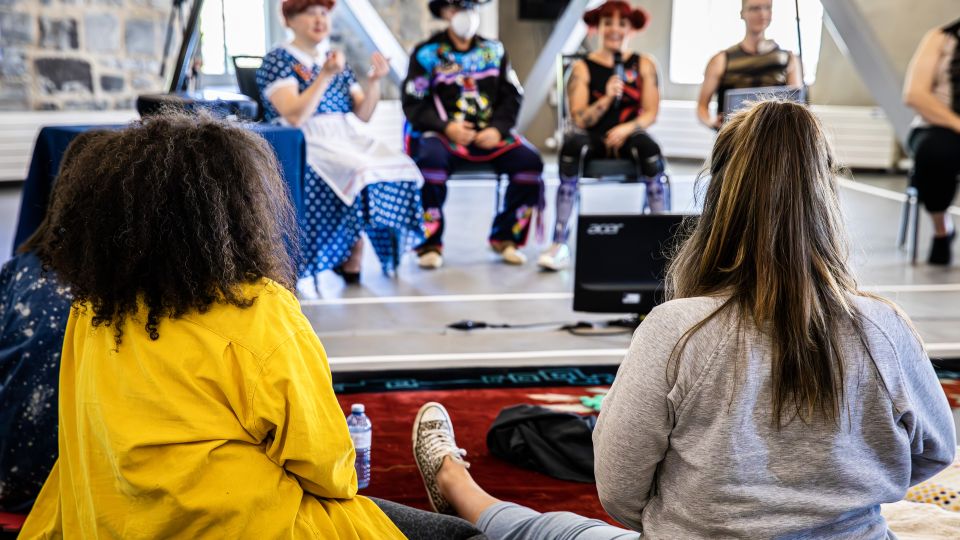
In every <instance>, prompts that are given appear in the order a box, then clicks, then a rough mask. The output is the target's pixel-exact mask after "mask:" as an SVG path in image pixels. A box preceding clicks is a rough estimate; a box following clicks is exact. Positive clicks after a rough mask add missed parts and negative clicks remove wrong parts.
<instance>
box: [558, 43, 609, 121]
mask: <svg viewBox="0 0 960 540" xmlns="http://www.w3.org/2000/svg"><path fill="white" fill-rule="evenodd" d="M567 100H568V102H569V107H570V116H571V118H572V119H573V124H574V125H575V126H577V127H578V128H580V129H589V128H591V127H593V126H594V125H596V123H597V122H599V121H600V117H602V116H603V115H604V113H606V112H607V110H608V109H609V108H610V105H611V104H612V103H613V98H612V97H610V96H606V95H605V96H603V97H602V98H600V99H598V100H597V101H595V102H594V103H593V105H588V103H589V101H590V71H589V70H588V69H587V64H586V63H585V62H584V61H583V60H579V61H577V63H575V64H574V65H573V72H572V73H571V74H570V80H569V81H568V82H567Z"/></svg>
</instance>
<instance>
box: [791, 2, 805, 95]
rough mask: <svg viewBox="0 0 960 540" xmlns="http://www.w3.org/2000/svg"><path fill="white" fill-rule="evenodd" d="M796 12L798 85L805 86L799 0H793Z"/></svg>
mask: <svg viewBox="0 0 960 540" xmlns="http://www.w3.org/2000/svg"><path fill="white" fill-rule="evenodd" d="M793 6H794V9H795V10H796V13H797V60H798V61H799V62H800V86H806V85H807V82H806V75H805V74H804V72H803V34H802V33H801V32H800V0H793Z"/></svg>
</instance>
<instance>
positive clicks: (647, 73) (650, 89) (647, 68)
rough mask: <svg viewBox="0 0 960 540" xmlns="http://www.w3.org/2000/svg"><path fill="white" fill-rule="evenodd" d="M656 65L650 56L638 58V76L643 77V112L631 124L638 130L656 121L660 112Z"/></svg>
mask: <svg viewBox="0 0 960 540" xmlns="http://www.w3.org/2000/svg"><path fill="white" fill-rule="evenodd" d="M658 71H659V70H658V69H657V63H656V61H655V60H654V59H653V57H651V56H647V55H643V56H642V57H641V58H640V75H641V76H642V77H643V103H642V110H643V112H641V113H640V115H639V116H637V117H636V118H635V119H634V120H633V122H634V124H635V125H636V127H637V128H639V129H647V128H649V127H650V126H652V125H653V123H654V122H656V121H657V114H659V112H660V76H659V73H658Z"/></svg>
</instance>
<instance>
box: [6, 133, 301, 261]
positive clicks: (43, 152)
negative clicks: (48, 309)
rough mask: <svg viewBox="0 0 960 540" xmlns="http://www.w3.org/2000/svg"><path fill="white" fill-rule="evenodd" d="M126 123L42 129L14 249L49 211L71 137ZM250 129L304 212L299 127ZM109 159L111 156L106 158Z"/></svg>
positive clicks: (24, 190) (299, 211)
mask: <svg viewBox="0 0 960 540" xmlns="http://www.w3.org/2000/svg"><path fill="white" fill-rule="evenodd" d="M122 127H123V126H120V125H109V126H50V127H45V128H43V129H41V130H40V134H39V135H38V136H37V144H36V146H34V148H33V158H32V159H31V161H30V172H29V173H28V174H27V179H26V181H25V182H24V184H23V195H22V198H21V199H20V218H19V220H18V222H17V234H16V236H15V237H14V241H13V247H14V251H16V248H17V247H18V246H19V245H20V244H22V243H23V242H24V241H25V240H26V239H27V238H29V237H30V235H31V234H33V231H35V230H37V227H38V226H39V225H40V222H41V221H43V217H44V216H45V215H46V213H47V203H48V202H49V200H50V190H51V188H52V186H53V182H54V180H56V178H57V173H58V172H59V171H60V160H62V159H63V153H64V152H65V151H66V149H67V146H68V145H69V144H70V141H72V140H73V139H74V137H76V136H77V135H79V134H81V133H83V132H84V131H87V130H90V129H119V128H122ZM246 127H248V128H249V129H250V130H251V131H253V132H255V133H258V134H259V135H260V136H262V137H263V138H264V139H266V141H267V142H268V143H270V146H272V147H273V151H274V153H276V155H277V161H278V162H279V163H280V169H281V171H282V172H283V179H284V180H285V181H286V183H287V185H288V186H289V188H290V199H291V200H292V202H293V205H294V208H295V209H296V211H297V216H298V217H299V216H301V215H302V212H301V210H302V208H303V179H304V173H305V172H306V169H305V167H306V142H305V141H304V138H303V132H301V131H300V130H299V129H295V128H290V127H282V126H274V125H270V124H247V125H246ZM107 159H109V158H107Z"/></svg>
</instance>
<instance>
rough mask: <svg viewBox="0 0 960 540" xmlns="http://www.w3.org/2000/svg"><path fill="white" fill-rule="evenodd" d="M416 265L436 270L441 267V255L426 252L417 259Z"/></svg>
mask: <svg viewBox="0 0 960 540" xmlns="http://www.w3.org/2000/svg"><path fill="white" fill-rule="evenodd" d="M417 264H418V265H420V268H425V269H427V270H436V269H437V268H440V267H441V266H443V255H440V254H439V253H437V252H436V251H428V252H426V253H424V254H422V255H420V256H419V257H418V258H417Z"/></svg>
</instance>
